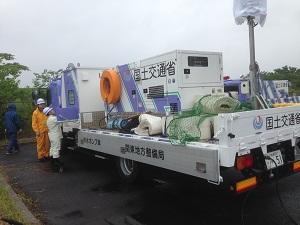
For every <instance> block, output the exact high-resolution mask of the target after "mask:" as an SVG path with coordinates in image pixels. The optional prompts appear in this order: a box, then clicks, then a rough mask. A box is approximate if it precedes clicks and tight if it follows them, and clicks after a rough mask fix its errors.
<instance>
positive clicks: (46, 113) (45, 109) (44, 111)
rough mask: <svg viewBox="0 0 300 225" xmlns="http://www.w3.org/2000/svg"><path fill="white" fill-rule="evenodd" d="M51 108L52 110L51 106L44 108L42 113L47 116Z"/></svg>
mask: <svg viewBox="0 0 300 225" xmlns="http://www.w3.org/2000/svg"><path fill="white" fill-rule="evenodd" d="M51 110H52V108H50V107H46V108H44V110H43V113H44V114H45V115H46V116H47V115H48V113H49V112H50V111H51Z"/></svg>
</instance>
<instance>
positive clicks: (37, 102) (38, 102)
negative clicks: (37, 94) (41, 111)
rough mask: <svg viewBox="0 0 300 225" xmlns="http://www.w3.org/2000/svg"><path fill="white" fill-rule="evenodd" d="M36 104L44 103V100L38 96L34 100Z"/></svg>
mask: <svg viewBox="0 0 300 225" xmlns="http://www.w3.org/2000/svg"><path fill="white" fill-rule="evenodd" d="M36 104H37V105H39V104H45V101H44V99H42V98H39V99H38V100H37V101H36Z"/></svg>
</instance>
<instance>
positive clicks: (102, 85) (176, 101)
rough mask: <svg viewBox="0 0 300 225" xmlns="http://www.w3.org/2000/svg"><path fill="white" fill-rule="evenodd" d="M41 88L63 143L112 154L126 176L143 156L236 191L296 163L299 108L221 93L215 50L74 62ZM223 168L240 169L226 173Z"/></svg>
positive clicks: (131, 177)
mask: <svg viewBox="0 0 300 225" xmlns="http://www.w3.org/2000/svg"><path fill="white" fill-rule="evenodd" d="M47 94H48V97H47V105H48V106H49V107H52V108H54V109H55V111H56V115H57V117H58V120H59V121H60V122H62V124H63V127H62V129H63V145H64V146H66V147H68V148H69V149H75V148H79V149H80V150H81V151H84V152H86V153H92V154H94V155H95V156H97V157H100V158H102V157H103V158H105V157H115V158H116V161H117V168H118V171H119V174H120V175H121V177H122V178H123V179H124V180H126V181H127V182H134V181H135V180H136V179H137V178H138V177H139V175H140V173H141V172H142V171H140V169H141V164H148V165H152V166H155V167H159V168H163V169H167V170H171V171H175V172H178V173H181V174H186V175H189V176H194V177H197V178H199V179H205V180H207V181H208V182H210V183H212V184H216V185H217V184H220V183H221V182H224V181H226V182H229V183H230V188H229V189H230V190H231V191H232V192H234V193H242V192H245V191H248V190H251V189H252V188H254V187H258V186H261V185H263V184H266V183H268V182H270V181H274V180H276V179H280V178H282V177H285V176H290V175H292V174H294V173H296V172H298V171H299V170H300V161H299V159H298V154H297V148H296V147H295V146H296V145H297V143H298V139H299V137H300V107H299V106H292V107H282V108H270V109H268V108H267V109H256V110H245V109H243V108H241V107H240V104H239V101H238V100H236V99H234V98H232V97H231V96H228V94H226V93H224V80H223V60H222V54H221V53H219V52H201V51H186V50H175V51H172V52H168V53H165V54H161V55H157V56H155V57H151V58H148V59H145V60H140V61H136V62H134V63H129V64H124V65H118V66H116V67H113V68H83V67H76V66H74V64H72V63H70V64H69V65H68V67H67V68H66V69H65V70H64V71H63V73H62V75H61V77H60V78H57V79H52V81H51V83H50V85H49V87H48V90H47ZM37 97H39V96H35V99H36V98H37ZM228 169H231V170H233V171H235V173H237V174H239V178H238V179H236V178H227V177H224V176H223V173H224V171H226V170H228ZM225 179H226V180H225ZM228 179H230V180H228Z"/></svg>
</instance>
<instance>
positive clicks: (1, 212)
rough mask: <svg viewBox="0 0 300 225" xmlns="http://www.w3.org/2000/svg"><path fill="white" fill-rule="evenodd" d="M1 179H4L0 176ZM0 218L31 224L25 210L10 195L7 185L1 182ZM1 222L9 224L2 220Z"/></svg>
mask: <svg viewBox="0 0 300 225" xmlns="http://www.w3.org/2000/svg"><path fill="white" fill-rule="evenodd" d="M0 179H4V178H3V177H2V176H0ZM0 218H8V219H12V220H15V221H18V222H21V223H23V224H30V223H29V222H27V221H26V220H25V219H24V215H23V212H22V211H21V210H20V209H19V208H18V205H17V204H16V203H15V201H14V200H13V199H12V198H11V196H10V195H9V192H8V189H7V187H4V186H3V185H1V184H0ZM0 224H7V223H5V222H3V221H0Z"/></svg>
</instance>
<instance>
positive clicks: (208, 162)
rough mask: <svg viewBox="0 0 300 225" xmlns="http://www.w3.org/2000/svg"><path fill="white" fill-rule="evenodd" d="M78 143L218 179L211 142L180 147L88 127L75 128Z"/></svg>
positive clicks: (147, 138)
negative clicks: (87, 128)
mask: <svg viewBox="0 0 300 225" xmlns="http://www.w3.org/2000/svg"><path fill="white" fill-rule="evenodd" d="M78 145H79V146H80V147H82V148H86V149H91V150H94V151H97V152H102V153H107V154H110V155H114V156H118V157H122V158H127V159H131V160H134V161H137V162H142V163H146V164H150V165H153V166H158V167H161V168H165V169H170V170H173V171H177V172H180V173H184V174H188V175H192V176H196V177H200V178H204V179H207V180H210V181H213V182H219V179H220V171H219V156H218V150H217V148H212V147H211V146H210V149H209V148H208V147H207V146H205V145H203V146H202V147H199V146H197V147H196V146H193V145H189V146H186V147H184V148H182V147H178V146H173V145H172V144H171V143H170V142H169V140H168V139H160V138H152V137H143V136H137V135H129V134H128V135H127V134H119V133H114V132H104V131H91V130H80V131H79V132H78Z"/></svg>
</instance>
